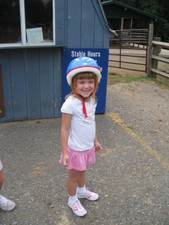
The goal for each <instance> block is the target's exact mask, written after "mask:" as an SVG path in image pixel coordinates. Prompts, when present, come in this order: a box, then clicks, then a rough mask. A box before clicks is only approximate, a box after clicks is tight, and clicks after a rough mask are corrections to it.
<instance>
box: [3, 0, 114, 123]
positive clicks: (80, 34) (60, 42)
mask: <svg viewBox="0 0 169 225" xmlns="http://www.w3.org/2000/svg"><path fill="white" fill-rule="evenodd" d="M109 37H110V31H109V28H108V26H107V24H106V22H105V20H104V16H103V14H102V10H101V8H100V5H99V1H98V0H56V1H55V38H56V46H54V47H46V48H36V47H34V48H18V49H0V64H1V67H2V85H3V96H4V107H5V117H2V118H0V122H4V121H17V120H28V119H38V118H49V117H59V116H60V107H61V100H62V96H61V94H62V90H61V87H62V85H61V82H62V75H63V76H64V75H65V74H62V52H63V48H64V47H65V48H106V49H108V48H109ZM59 46H62V47H59Z"/></svg>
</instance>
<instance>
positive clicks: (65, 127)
mask: <svg viewBox="0 0 169 225" xmlns="http://www.w3.org/2000/svg"><path fill="white" fill-rule="evenodd" d="M71 119H72V115H71V114H66V113H62V125H61V147H62V154H63V157H62V163H63V165H64V166H68V163H69V156H68V137H69V130H70V123H71Z"/></svg>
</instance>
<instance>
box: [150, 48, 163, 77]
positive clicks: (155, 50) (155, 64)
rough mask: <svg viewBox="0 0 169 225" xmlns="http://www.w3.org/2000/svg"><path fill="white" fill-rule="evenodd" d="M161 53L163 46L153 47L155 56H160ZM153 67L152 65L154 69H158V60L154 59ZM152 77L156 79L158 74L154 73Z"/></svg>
mask: <svg viewBox="0 0 169 225" xmlns="http://www.w3.org/2000/svg"><path fill="white" fill-rule="evenodd" d="M160 52H161V46H159V45H154V47H153V55H155V56H158V55H159V53H160ZM151 65H152V68H153V69H157V68H158V60H156V59H152V60H151ZM152 77H156V73H154V72H152Z"/></svg>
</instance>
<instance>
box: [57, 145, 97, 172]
mask: <svg viewBox="0 0 169 225" xmlns="http://www.w3.org/2000/svg"><path fill="white" fill-rule="evenodd" d="M68 154H69V164H68V167H67V169H68V170H72V169H74V170H77V171H86V167H87V165H89V164H95V148H94V147H93V148H92V149H89V150H86V151H75V150H72V149H70V148H68ZM59 163H60V164H62V154H61V156H60V160H59Z"/></svg>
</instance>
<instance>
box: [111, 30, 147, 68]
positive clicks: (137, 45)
mask: <svg viewBox="0 0 169 225" xmlns="http://www.w3.org/2000/svg"><path fill="white" fill-rule="evenodd" d="M116 33H117V36H116V37H113V38H111V39H110V50H109V67H110V68H111V67H113V68H120V69H127V70H133V71H140V72H146V71H147V52H148V49H147V45H148V30H147V29H123V30H116ZM138 61H139V62H138Z"/></svg>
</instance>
